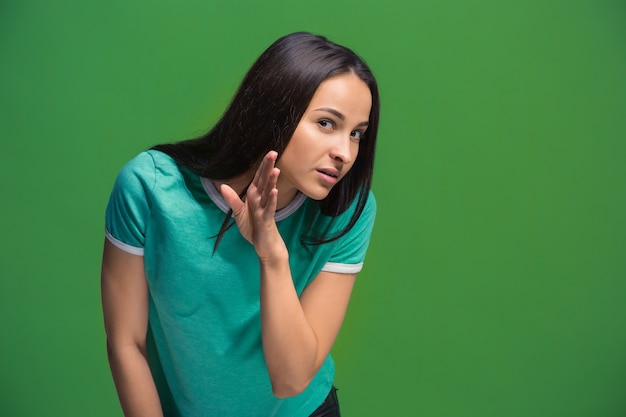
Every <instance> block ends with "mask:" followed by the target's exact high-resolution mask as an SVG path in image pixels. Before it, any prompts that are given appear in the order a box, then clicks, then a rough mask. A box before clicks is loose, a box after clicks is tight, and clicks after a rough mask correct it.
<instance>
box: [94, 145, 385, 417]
mask: <svg viewBox="0 0 626 417" xmlns="http://www.w3.org/2000/svg"><path fill="white" fill-rule="evenodd" d="M354 206H355V204H353V205H352V206H351V207H350V208H349V209H348V210H347V211H346V212H345V213H343V214H342V215H340V216H338V217H336V218H332V217H328V216H324V215H322V214H321V213H320V212H319V209H318V206H317V202H316V201H313V200H311V199H309V198H307V197H305V196H304V195H303V194H298V195H297V197H296V198H295V199H294V200H293V201H292V202H291V203H290V204H289V205H288V206H287V207H285V208H283V209H282V210H280V211H278V212H277V213H276V217H275V219H276V224H277V226H278V230H279V232H280V234H281V236H282V238H283V240H284V241H285V243H286V245H287V248H288V250H289V263H290V267H291V273H292V277H293V281H294V286H295V288H296V291H297V293H298V294H301V293H302V291H303V289H304V288H305V287H306V286H307V285H308V284H309V283H310V282H311V281H312V280H313V279H314V278H315V277H316V276H317V274H318V273H319V272H320V271H322V270H325V271H331V272H339V273H356V272H359V271H360V270H361V267H362V265H363V260H364V258H365V252H366V250H367V246H368V244H369V238H370V234H371V231H372V227H373V223H374V216H375V213H376V203H375V200H374V197H373V195H372V194H371V193H370V195H369V197H368V200H367V204H366V207H365V209H364V211H363V213H362V214H361V216H360V218H359V220H358V222H357V223H356V225H355V226H354V227H353V228H352V229H351V230H350V231H349V232H348V233H347V234H346V235H345V236H343V237H342V238H340V239H338V240H336V241H334V242H331V243H327V244H323V245H307V246H303V245H302V243H301V241H302V238H303V236H311V235H313V236H318V235H320V234H322V233H324V232H327V233H328V232H330V235H333V234H334V233H333V231H337V230H340V229H342V228H343V226H345V225H346V224H347V222H348V221H349V219H350V216H351V215H352V213H353V211H354ZM226 212H228V206H227V204H226V202H225V201H224V200H223V198H222V197H221V195H220V194H219V192H218V191H217V190H216V189H215V188H214V187H213V185H212V183H211V181H210V180H208V179H206V178H201V177H199V176H197V175H195V174H193V173H191V172H190V171H189V170H187V169H186V168H183V167H181V166H179V165H178V164H176V163H175V162H174V160H173V159H172V158H170V157H169V156H167V155H166V154H164V153H161V152H158V151H147V152H143V153H141V154H139V155H138V156H137V157H135V158H134V159H132V160H131V161H130V162H129V163H128V164H126V166H124V168H123V169H122V170H121V172H120V173H119V175H118V177H117V180H116V182H115V186H114V188H113V192H112V194H111V197H110V200H109V204H108V206H107V211H106V235H107V239H109V241H110V242H112V243H113V244H114V245H116V246H117V247H119V248H121V249H123V250H125V251H127V252H129V253H132V254H135V255H142V256H144V265H145V272H146V279H147V282H148V288H149V330H148V335H147V343H148V349H149V360H150V366H151V369H152V373H153V376H154V379H155V382H156V384H157V386H158V389H159V395H160V397H161V402H162V405H163V409H164V411H165V412H166V415H168V416H170V415H171V416H185V417H196V416H281V417H283V416H284V417H298V416H303V417H304V416H308V415H309V414H310V413H312V412H313V411H314V410H315V409H316V408H317V407H318V406H319V404H321V402H322V401H323V400H324V398H325V397H326V395H327V394H328V392H329V390H330V388H331V385H332V383H333V378H334V364H333V361H332V358H331V356H330V355H329V356H328V358H327V359H326V361H325V362H324V364H323V365H322V367H321V368H320V370H319V371H318V373H317V375H316V376H315V378H314V379H313V381H312V382H311V383H310V384H309V386H308V387H307V389H306V390H305V391H304V392H302V393H301V394H299V395H297V396H294V397H290V398H285V399H280V398H276V397H275V396H274V395H273V394H272V389H271V384H270V379H269V375H268V372H267V367H266V366H265V361H264V357H263V351H262V345H261V318H260V301H259V293H260V270H259V262H258V257H257V255H256V252H255V250H254V247H253V246H252V245H251V244H249V243H248V242H247V241H246V240H245V239H243V237H242V236H241V234H240V233H239V230H238V229H237V227H236V226H233V227H232V228H230V229H229V230H228V231H226V233H225V234H224V236H223V238H222V240H221V241H220V243H219V246H218V248H217V250H216V251H214V243H215V236H216V235H217V233H218V231H219V230H220V227H221V225H222V223H223V221H224V219H225V216H226V214H225V213H226ZM338 279H341V277H338Z"/></svg>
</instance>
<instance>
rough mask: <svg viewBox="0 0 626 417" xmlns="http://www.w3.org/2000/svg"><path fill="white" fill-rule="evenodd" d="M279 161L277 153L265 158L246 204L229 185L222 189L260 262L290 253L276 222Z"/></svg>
mask: <svg viewBox="0 0 626 417" xmlns="http://www.w3.org/2000/svg"><path fill="white" fill-rule="evenodd" d="M277 157H278V153H277V152H276V151H270V152H268V153H267V154H266V155H265V157H264V158H263V160H262V161H261V164H260V165H259V167H258V168H257V170H256V173H255V174H254V178H253V179H252V182H251V183H250V185H249V186H248V190H247V191H246V196H245V198H244V199H243V200H242V199H241V198H240V197H239V195H238V194H237V192H236V191H235V190H233V189H232V188H231V187H230V186H229V185H227V184H222V185H221V186H220V192H221V193H222V196H223V197H224V200H225V201H226V203H228V205H229V206H230V208H231V209H232V210H233V215H234V216H235V222H236V223H237V227H238V228H239V232H240V233H241V235H242V236H243V237H244V239H246V240H247V241H248V242H250V243H252V245H254V248H255V250H256V252H257V254H258V255H259V258H260V259H261V260H263V259H267V260H270V259H272V258H275V257H276V256H277V255H278V256H281V255H284V254H286V253H287V248H286V246H285V243H284V241H283V239H282V237H281V236H280V233H279V232H278V228H277V227H276V221H275V220H274V214H275V213H276V206H277V203H278V189H277V188H276V182H277V180H278V176H279V175H280V170H279V169H278V168H276V167H275V166H274V165H275V163H276V158H277Z"/></svg>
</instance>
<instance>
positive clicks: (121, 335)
mask: <svg viewBox="0 0 626 417" xmlns="http://www.w3.org/2000/svg"><path fill="white" fill-rule="evenodd" d="M101 279H102V281H101V285H102V309H103V313H104V328H105V331H106V335H107V352H108V356H109V365H110V367H111V373H112V374H113V380H114V382H115V387H116V388H117V394H118V396H119V399H120V403H121V405H122V409H123V410H124V415H125V416H126V417H139V416H151V417H152V416H157V417H158V416H162V415H163V412H162V410H161V403H160V401H159V396H158V393H157V390H156V386H155V384H154V380H153V378H152V373H151V372H150V368H149V366H148V361H147V354H146V331H147V328H148V285H147V283H146V277H145V273H144V266H143V257H142V256H137V255H131V254H129V253H126V252H124V251H123V250H121V249H119V248H117V247H116V246H114V245H113V244H111V243H110V242H109V241H108V240H105V243H104V254H103V257H102V276H101Z"/></svg>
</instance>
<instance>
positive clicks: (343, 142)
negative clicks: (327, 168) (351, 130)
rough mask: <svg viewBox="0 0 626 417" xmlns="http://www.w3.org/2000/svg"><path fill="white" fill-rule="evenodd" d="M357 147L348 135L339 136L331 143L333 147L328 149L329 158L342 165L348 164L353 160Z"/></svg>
mask: <svg viewBox="0 0 626 417" xmlns="http://www.w3.org/2000/svg"><path fill="white" fill-rule="evenodd" d="M358 146H359V145H358V144H356V143H354V142H353V140H352V138H351V137H350V135H349V134H348V135H341V136H340V137H337V140H336V141H334V142H333V146H332V148H331V149H330V157H331V159H333V160H334V161H337V162H341V163H342V164H349V163H351V162H352V161H353V160H354V157H355V156H356V155H355V154H356V150H358Z"/></svg>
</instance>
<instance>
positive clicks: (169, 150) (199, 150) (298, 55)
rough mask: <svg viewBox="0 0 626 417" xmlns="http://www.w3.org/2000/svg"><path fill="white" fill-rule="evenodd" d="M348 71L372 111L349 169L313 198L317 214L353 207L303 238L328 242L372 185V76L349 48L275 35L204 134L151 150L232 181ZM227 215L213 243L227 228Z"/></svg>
mask: <svg viewBox="0 0 626 417" xmlns="http://www.w3.org/2000/svg"><path fill="white" fill-rule="evenodd" d="M349 72H353V73H354V74H356V75H357V76H358V77H359V78H360V79H361V80H363V82H365V83H366V84H367V86H368V87H369V90H370V92H371V94H372V108H371V111H370V116H369V121H368V122H369V125H368V128H367V131H366V133H365V135H364V137H363V138H362V139H361V141H360V142H359V152H358V155H357V158H356V160H355V162H354V164H353V166H352V168H351V169H350V171H349V172H348V173H347V174H346V176H345V177H344V178H343V179H342V180H341V181H340V182H339V183H338V184H337V185H335V186H334V187H333V188H332V189H331V191H330V193H329V194H328V196H327V197H326V198H324V199H323V200H321V201H319V208H320V211H321V213H322V214H324V215H327V216H333V217H335V216H338V215H339V214H341V213H343V212H344V211H346V210H347V209H348V207H349V206H350V205H351V204H352V203H353V202H354V200H355V199H357V202H356V210H355V211H354V214H353V215H352V217H351V219H350V221H349V222H348V224H347V226H346V227H345V228H344V229H343V230H342V231H341V232H339V233H338V234H336V235H334V236H324V237H309V239H307V240H308V241H309V243H314V244H321V243H327V242H331V241H333V240H336V239H338V238H340V237H341V236H343V235H345V234H346V233H347V232H348V231H349V230H350V229H351V228H352V227H353V226H354V225H355V223H356V221H357V220H358V218H359V216H360V215H361V213H362V211H363V208H364V207H365V203H366V200H367V196H368V193H369V189H370V187H371V183H372V174H373V170H374V153H375V148H376V134H377V131H378V120H379V112H380V99H379V95H378V86H377V83H376V79H375V78H374V76H373V74H372V72H371V71H370V69H369V68H368V66H367V65H366V64H365V62H364V61H363V60H362V59H361V58H359V57H358V56H357V55H356V54H355V53H354V52H353V51H351V50H350V49H348V48H346V47H343V46H341V45H337V44H335V43H333V42H330V41H329V40H327V39H326V38H324V37H322V36H316V35H312V34H310V33H306V32H297V33H292V34H289V35H286V36H283V37H282V38H280V39H278V40H277V41H276V42H274V43H273V44H272V45H271V46H270V47H269V48H268V49H266V50H265V52H263V54H261V56H260V57H259V58H258V59H257V60H256V62H255V63H254V64H253V65H252V67H251V68H250V70H249V71H248V73H247V74H246V76H245V77H244V79H243V81H242V83H241V85H240V86H239V89H238V90H237V93H236V94H235V96H234V97H233V99H232V101H231V103H230V105H229V106H228V108H227V109H226V111H225V112H224V114H223V115H222V117H221V119H220V120H219V121H218V122H217V123H216V124H215V126H214V127H213V128H212V129H211V130H210V131H209V132H208V133H206V134H204V135H202V136H200V137H198V138H196V139H191V140H186V141H183V142H179V143H175V144H165V145H157V146H155V147H153V149H156V150H159V151H162V152H165V153H166V154H168V155H170V156H171V157H172V158H174V160H176V161H177V162H178V163H180V164H181V165H183V166H185V167H187V168H188V169H189V170H191V171H192V172H194V173H195V174H197V175H200V176H203V177H206V178H210V179H213V180H229V179H233V178H235V177H237V176H239V175H241V174H243V173H245V172H248V171H249V170H250V169H251V168H253V167H257V166H258V164H259V163H260V162H261V160H262V159H263V156H264V155H265V154H267V152H269V151H270V150H275V151H277V152H278V157H279V158H280V155H281V154H282V152H283V151H284V149H285V147H286V146H287V144H288V143H289V140H290V139H291V136H292V135H293V133H294V131H295V130H296V126H297V125H298V123H299V122H300V119H301V118H302V115H303V114H304V112H305V110H306V109H307V107H308V105H309V102H310V101H311V98H312V97H313V94H314V93H315V91H316V90H317V88H318V87H319V85H320V84H321V83H322V81H324V80H326V79H328V78H330V77H333V76H336V75H340V74H345V73H349ZM228 217H230V215H229V216H228ZM227 220H228V218H227V219H226V220H225V222H224V225H223V226H222V229H221V230H220V232H219V234H218V240H217V242H219V238H221V236H222V234H223V233H224V231H225V230H226V229H227V228H228V225H227V223H228V221H227ZM217 242H216V245H217Z"/></svg>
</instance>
